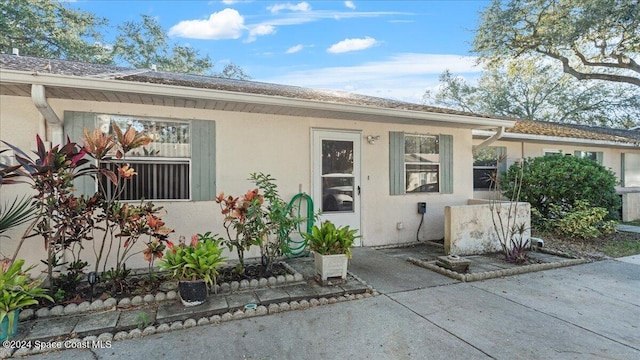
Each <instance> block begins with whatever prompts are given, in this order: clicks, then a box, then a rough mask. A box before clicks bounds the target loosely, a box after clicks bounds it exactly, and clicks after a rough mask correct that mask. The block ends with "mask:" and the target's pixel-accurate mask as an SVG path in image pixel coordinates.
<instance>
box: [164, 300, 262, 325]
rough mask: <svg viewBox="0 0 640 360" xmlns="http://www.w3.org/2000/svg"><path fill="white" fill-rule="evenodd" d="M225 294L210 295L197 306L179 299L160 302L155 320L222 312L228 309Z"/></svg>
mask: <svg viewBox="0 0 640 360" xmlns="http://www.w3.org/2000/svg"><path fill="white" fill-rule="evenodd" d="M252 295H253V294H252ZM229 308H230V306H228V305H227V298H226V297H225V296H210V297H209V299H208V300H207V302H206V303H204V304H201V305H197V306H189V307H187V306H184V305H182V303H180V302H179V301H175V302H171V303H166V304H162V305H160V306H159V307H158V312H157V313H156V321H157V322H159V323H163V322H173V321H180V320H186V319H189V318H192V319H194V318H195V319H197V318H200V317H203V316H211V315H216V314H223V313H225V312H227V311H228V310H229Z"/></svg>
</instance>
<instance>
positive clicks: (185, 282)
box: [158, 232, 225, 306]
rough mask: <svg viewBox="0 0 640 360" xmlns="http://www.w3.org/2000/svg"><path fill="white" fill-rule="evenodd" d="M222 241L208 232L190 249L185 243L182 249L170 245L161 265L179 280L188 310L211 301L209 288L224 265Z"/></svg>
mask: <svg viewBox="0 0 640 360" xmlns="http://www.w3.org/2000/svg"><path fill="white" fill-rule="evenodd" d="M221 241H222V239H219V238H215V237H214V236H212V235H211V232H207V233H205V234H198V235H193V236H192V237H191V243H189V245H187V244H185V243H184V241H182V242H181V243H179V244H178V245H174V244H173V243H172V242H170V241H168V242H167V246H168V248H169V250H168V251H167V253H166V254H165V255H164V258H163V259H162V261H160V263H159V264H158V265H159V266H160V267H161V268H163V269H166V270H169V271H170V272H171V275H172V276H173V277H174V278H175V279H176V280H178V290H179V293H180V299H181V301H182V304H183V305H184V306H195V305H200V304H202V303H204V302H205V301H207V297H208V295H209V287H212V286H214V285H215V284H216V279H217V276H218V267H220V266H221V265H224V260H225V258H224V257H223V256H222V246H221V245H220V243H221Z"/></svg>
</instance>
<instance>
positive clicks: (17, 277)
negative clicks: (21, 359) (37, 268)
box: [0, 259, 53, 341]
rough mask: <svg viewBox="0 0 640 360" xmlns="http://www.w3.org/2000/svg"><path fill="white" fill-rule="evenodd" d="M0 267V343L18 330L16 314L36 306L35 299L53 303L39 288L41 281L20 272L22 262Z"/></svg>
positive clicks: (43, 290) (25, 272)
mask: <svg viewBox="0 0 640 360" xmlns="http://www.w3.org/2000/svg"><path fill="white" fill-rule="evenodd" d="M2 265H3V266H0V291H2V293H1V294H0V341H5V340H7V339H10V338H11V337H12V336H13V335H15V333H16V332H17V330H18V314H19V312H20V310H21V309H22V308H23V307H25V306H30V305H36V304H38V300H36V299H37V298H44V299H47V300H49V301H53V299H52V298H51V297H49V296H48V295H47V294H46V291H45V289H42V288H40V287H39V286H40V284H41V283H42V281H41V280H33V279H31V278H30V277H29V274H28V272H29V270H31V269H33V268H34V266H31V267H29V268H28V269H26V270H22V266H23V265H24V260H22V259H19V260H16V261H15V262H13V263H11V262H5V263H4V264H2Z"/></svg>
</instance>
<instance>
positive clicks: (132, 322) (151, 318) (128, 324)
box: [116, 308, 156, 331]
mask: <svg viewBox="0 0 640 360" xmlns="http://www.w3.org/2000/svg"><path fill="white" fill-rule="evenodd" d="M143 314H144V315H143ZM155 321H156V310H155V309H152V308H146V309H136V310H129V311H123V312H122V313H121V314H120V318H119V319H118V324H117V325H116V328H117V329H118V331H128V330H132V329H135V328H138V327H140V325H141V324H142V325H144V323H145V322H147V323H149V324H153V323H154V322H155Z"/></svg>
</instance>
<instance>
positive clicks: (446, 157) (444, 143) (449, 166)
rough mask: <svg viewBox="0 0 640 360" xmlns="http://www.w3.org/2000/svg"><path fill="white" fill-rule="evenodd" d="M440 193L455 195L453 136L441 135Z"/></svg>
mask: <svg viewBox="0 0 640 360" xmlns="http://www.w3.org/2000/svg"><path fill="white" fill-rule="evenodd" d="M440 193H442V194H453V136H452V135H440Z"/></svg>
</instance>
